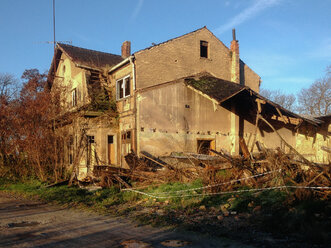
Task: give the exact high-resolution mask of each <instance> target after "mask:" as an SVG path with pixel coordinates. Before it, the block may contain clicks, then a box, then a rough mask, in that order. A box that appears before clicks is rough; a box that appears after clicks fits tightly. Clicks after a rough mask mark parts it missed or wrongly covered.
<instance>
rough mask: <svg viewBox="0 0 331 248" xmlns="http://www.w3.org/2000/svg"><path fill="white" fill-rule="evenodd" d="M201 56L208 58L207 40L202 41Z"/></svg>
mask: <svg viewBox="0 0 331 248" xmlns="http://www.w3.org/2000/svg"><path fill="white" fill-rule="evenodd" d="M200 57H201V58H208V42H207V41H203V40H201V41H200Z"/></svg>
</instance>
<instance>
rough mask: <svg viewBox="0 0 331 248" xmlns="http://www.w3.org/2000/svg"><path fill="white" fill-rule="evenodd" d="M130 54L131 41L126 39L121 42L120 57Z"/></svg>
mask: <svg viewBox="0 0 331 248" xmlns="http://www.w3.org/2000/svg"><path fill="white" fill-rule="evenodd" d="M130 55H131V42H130V41H128V40H126V41H124V42H123V44H122V58H123V59H125V58H127V57H129V56H130Z"/></svg>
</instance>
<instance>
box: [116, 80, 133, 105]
mask: <svg viewBox="0 0 331 248" xmlns="http://www.w3.org/2000/svg"><path fill="white" fill-rule="evenodd" d="M126 79H129V87H127V85H126V83H125V82H126ZM120 81H122V83H121V86H120V87H121V88H122V90H123V97H120V89H121V88H120V87H119V82H120ZM127 88H128V89H129V94H128V95H127V92H126V90H127ZM130 96H131V76H130V75H127V76H125V77H122V78H120V79H118V80H116V100H122V99H125V98H128V97H130Z"/></svg>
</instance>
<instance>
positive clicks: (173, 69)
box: [135, 29, 231, 89]
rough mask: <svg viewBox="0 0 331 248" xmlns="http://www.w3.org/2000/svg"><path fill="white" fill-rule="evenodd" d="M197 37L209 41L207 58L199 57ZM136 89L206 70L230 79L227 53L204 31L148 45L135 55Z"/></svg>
mask: <svg viewBox="0 0 331 248" xmlns="http://www.w3.org/2000/svg"><path fill="white" fill-rule="evenodd" d="M200 40H204V41H208V43H209V47H208V49H209V58H200ZM135 58H136V62H135V63H136V77H137V89H141V88H145V87H148V86H152V85H157V84H160V83H164V82H169V81H172V80H174V79H178V78H182V77H186V76H191V75H194V74H197V73H199V72H202V71H207V72H210V73H211V74H213V75H214V76H215V77H219V78H222V79H225V80H229V81H230V80H231V71H230V68H231V55H230V51H229V49H228V48H226V47H225V46H224V45H223V44H222V43H221V42H220V41H219V40H218V39H217V38H216V37H215V36H214V35H212V34H211V33H210V32H209V31H208V30H206V29H202V30H199V31H197V32H194V33H191V34H188V35H187V36H184V37H180V38H177V39H175V40H173V41H170V42H167V43H165V44H161V45H158V46H155V47H152V48H150V49H148V50H144V51H141V52H138V53H136V54H135Z"/></svg>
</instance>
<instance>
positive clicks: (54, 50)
mask: <svg viewBox="0 0 331 248" xmlns="http://www.w3.org/2000/svg"><path fill="white" fill-rule="evenodd" d="M53 35H54V55H55V47H56V43H55V0H53Z"/></svg>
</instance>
